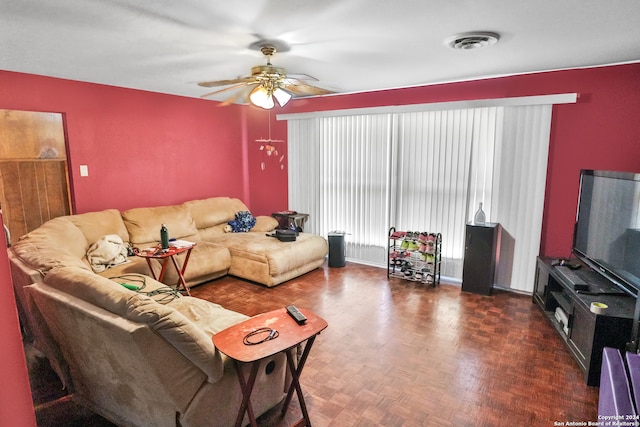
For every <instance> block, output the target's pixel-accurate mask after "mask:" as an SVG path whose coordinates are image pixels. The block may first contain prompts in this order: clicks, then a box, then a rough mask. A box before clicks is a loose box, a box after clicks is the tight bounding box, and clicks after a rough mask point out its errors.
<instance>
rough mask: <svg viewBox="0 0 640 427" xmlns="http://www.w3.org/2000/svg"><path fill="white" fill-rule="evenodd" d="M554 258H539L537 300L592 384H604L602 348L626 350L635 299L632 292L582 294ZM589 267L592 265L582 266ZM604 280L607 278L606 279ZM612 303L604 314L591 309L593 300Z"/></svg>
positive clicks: (534, 297)
mask: <svg viewBox="0 0 640 427" xmlns="http://www.w3.org/2000/svg"><path fill="white" fill-rule="evenodd" d="M553 264H554V260H553V259H550V258H540V257H539V258H538V260H537V263H536V282H535V288H534V292H533V301H534V302H535V303H536V304H537V305H538V306H539V307H540V308H541V309H542V311H543V312H544V314H545V315H546V316H547V318H548V319H549V322H550V323H551V325H552V326H553V327H554V328H555V330H556V331H557V332H558V335H559V336H560V338H561V339H562V340H563V342H564V343H565V345H566V346H567V349H568V350H569V352H570V353H571V355H572V356H573V358H574V359H575V360H576V362H577V363H578V366H579V367H580V369H581V370H582V371H583V372H584V379H585V382H586V383H587V384H588V385H590V386H597V385H599V383H600V370H601V365H602V350H603V348H604V347H613V348H617V349H620V350H623V349H624V348H625V346H626V343H627V342H629V341H630V340H631V334H632V326H633V313H634V308H635V298H633V297H631V296H629V295H623V294H621V295H592V294H581V293H578V292H576V291H575V290H574V286H573V284H572V283H571V282H570V281H569V280H567V278H566V277H565V276H563V275H562V274H560V273H559V272H558V270H557V269H556V267H555V266H554V265H553ZM582 269H585V270H588V267H586V266H582ZM603 280H604V279H603ZM596 301H597V302H602V303H605V304H606V305H607V306H608V309H607V311H606V312H605V313H604V314H595V313H593V312H592V311H591V309H590V308H591V303H593V302H596Z"/></svg>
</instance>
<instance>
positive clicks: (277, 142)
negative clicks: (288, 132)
mask: <svg viewBox="0 0 640 427" xmlns="http://www.w3.org/2000/svg"><path fill="white" fill-rule="evenodd" d="M255 141H256V142H257V143H259V144H260V151H261V152H262V160H261V161H260V169H261V170H266V169H267V164H269V163H276V164H277V166H278V168H280V170H284V160H285V153H284V150H283V148H282V143H284V140H283V139H273V138H271V111H269V138H259V139H256V140H255Z"/></svg>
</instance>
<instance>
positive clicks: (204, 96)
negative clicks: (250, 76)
mask: <svg viewBox="0 0 640 427" xmlns="http://www.w3.org/2000/svg"><path fill="white" fill-rule="evenodd" d="M249 84H251V83H238V84H235V85H233V86H229V87H225V88H224V89H218V90H214V91H213V92H209V93H205V94H204V95H200V98H208V97H210V96H213V95H217V94H219V93H222V92H226V91H228V90H234V89H238V88H240V87H242V86H247V85H249Z"/></svg>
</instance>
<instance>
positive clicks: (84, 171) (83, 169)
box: [80, 165, 89, 176]
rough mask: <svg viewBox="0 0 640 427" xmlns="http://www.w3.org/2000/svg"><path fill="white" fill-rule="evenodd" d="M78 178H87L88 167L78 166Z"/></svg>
mask: <svg viewBox="0 0 640 427" xmlns="http://www.w3.org/2000/svg"><path fill="white" fill-rule="evenodd" d="M80 176H89V166H87V165H80Z"/></svg>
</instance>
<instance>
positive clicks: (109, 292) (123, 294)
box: [44, 267, 134, 316]
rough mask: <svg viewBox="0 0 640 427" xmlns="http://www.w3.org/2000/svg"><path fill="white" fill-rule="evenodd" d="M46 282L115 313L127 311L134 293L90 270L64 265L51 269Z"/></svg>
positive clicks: (120, 313) (121, 314)
mask: <svg viewBox="0 0 640 427" xmlns="http://www.w3.org/2000/svg"><path fill="white" fill-rule="evenodd" d="M44 283H45V284H47V285H49V286H51V287H52V288H56V289H58V290H60V291H63V292H66V293H68V294H70V295H73V296H74V297H76V298H80V299H82V300H84V301H87V302H90V303H91V304H93V305H97V306H98V307H102V308H104V309H105V310H107V311H110V312H112V313H114V314H118V315H120V316H123V315H124V314H125V313H126V312H127V304H126V301H127V299H128V298H129V297H130V296H131V295H132V294H133V293H134V292H133V291H130V290H128V289H126V288H125V287H123V286H121V285H119V284H117V283H115V282H113V281H111V280H109V279H107V278H104V277H102V276H99V275H97V274H95V273H93V272H91V271H89V270H83V269H79V268H75V267H62V268H56V269H55V270H51V272H49V274H47V276H46V277H45V278H44Z"/></svg>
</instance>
